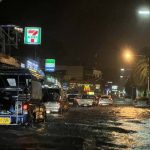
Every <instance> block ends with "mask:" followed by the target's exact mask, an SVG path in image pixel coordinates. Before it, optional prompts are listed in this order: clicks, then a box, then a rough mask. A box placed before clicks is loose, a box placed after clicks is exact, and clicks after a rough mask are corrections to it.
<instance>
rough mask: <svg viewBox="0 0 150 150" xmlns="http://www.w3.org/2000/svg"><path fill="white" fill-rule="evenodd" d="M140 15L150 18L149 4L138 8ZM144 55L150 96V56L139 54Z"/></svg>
mask: <svg viewBox="0 0 150 150" xmlns="http://www.w3.org/2000/svg"><path fill="white" fill-rule="evenodd" d="M138 17H140V18H143V19H145V20H146V19H149V18H150V8H149V7H147V6H144V7H141V8H139V9H138ZM139 56H142V57H145V58H146V59H147V63H148V65H147V67H148V68H147V73H148V77H147V94H148V97H149V94H150V83H149V81H150V60H149V56H145V55H139Z"/></svg>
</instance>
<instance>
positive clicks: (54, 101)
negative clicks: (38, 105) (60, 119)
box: [42, 88, 69, 114]
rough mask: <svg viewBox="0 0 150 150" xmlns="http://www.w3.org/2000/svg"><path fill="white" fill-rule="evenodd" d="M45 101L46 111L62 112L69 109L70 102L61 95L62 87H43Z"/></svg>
mask: <svg viewBox="0 0 150 150" xmlns="http://www.w3.org/2000/svg"><path fill="white" fill-rule="evenodd" d="M42 99H43V102H44V105H45V107H46V113H47V114H49V113H62V112H64V111H67V110H68V109H69V103H68V102H67V100H66V99H64V98H63V97H62V96H61V89H60V88H43V98H42Z"/></svg>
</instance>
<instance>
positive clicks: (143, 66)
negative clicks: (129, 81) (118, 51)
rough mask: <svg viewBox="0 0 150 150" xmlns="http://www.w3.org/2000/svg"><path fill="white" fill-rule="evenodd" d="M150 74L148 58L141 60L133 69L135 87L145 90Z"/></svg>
mask: <svg viewBox="0 0 150 150" xmlns="http://www.w3.org/2000/svg"><path fill="white" fill-rule="evenodd" d="M148 72H149V62H148V59H147V58H141V59H139V60H138V61H137V62H136V64H135V66H134V69H133V72H132V78H133V82H134V85H135V86H137V87H138V88H145V87H146V86H147V79H148V74H149V73H148Z"/></svg>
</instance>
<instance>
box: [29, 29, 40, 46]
mask: <svg viewBox="0 0 150 150" xmlns="http://www.w3.org/2000/svg"><path fill="white" fill-rule="evenodd" d="M38 32H39V31H38V30H35V29H34V30H32V29H31V30H28V42H31V43H35V42H37V38H38Z"/></svg>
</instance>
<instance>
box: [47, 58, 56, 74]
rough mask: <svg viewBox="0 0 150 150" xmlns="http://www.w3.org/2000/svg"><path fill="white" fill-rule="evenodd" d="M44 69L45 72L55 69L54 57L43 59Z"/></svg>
mask: <svg viewBox="0 0 150 150" xmlns="http://www.w3.org/2000/svg"><path fill="white" fill-rule="evenodd" d="M45 71H47V72H54V71H55V59H45Z"/></svg>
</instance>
